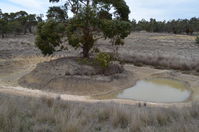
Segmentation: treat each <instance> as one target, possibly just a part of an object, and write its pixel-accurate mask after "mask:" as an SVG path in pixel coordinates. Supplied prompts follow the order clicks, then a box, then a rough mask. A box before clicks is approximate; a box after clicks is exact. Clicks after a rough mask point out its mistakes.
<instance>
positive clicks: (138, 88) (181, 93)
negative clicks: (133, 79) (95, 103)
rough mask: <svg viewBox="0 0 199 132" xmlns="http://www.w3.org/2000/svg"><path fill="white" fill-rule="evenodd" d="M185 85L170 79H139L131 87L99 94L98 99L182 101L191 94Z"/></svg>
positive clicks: (159, 101) (158, 101)
mask: <svg viewBox="0 0 199 132" xmlns="http://www.w3.org/2000/svg"><path fill="white" fill-rule="evenodd" d="M187 87H188V86H187V85H186V84H185V83H183V82H180V81H176V80H172V79H165V78H155V79H150V80H140V81H138V82H137V83H136V85H135V86H133V87H131V88H128V89H125V90H123V91H120V92H117V93H112V94H109V95H105V96H101V97H99V99H110V98H118V99H132V100H137V101H147V102H157V103H172V102H184V101H186V100H188V99H189V98H190V96H191V91H188V90H187Z"/></svg>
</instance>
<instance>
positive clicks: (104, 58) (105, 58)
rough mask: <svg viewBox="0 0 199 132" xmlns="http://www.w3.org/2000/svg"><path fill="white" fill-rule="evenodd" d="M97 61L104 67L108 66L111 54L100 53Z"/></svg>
mask: <svg viewBox="0 0 199 132" xmlns="http://www.w3.org/2000/svg"><path fill="white" fill-rule="evenodd" d="M96 61H97V63H99V65H100V66H101V67H103V68H107V67H108V66H109V64H110V62H111V56H110V55H109V54H108V53H103V52H101V53H99V54H98V55H97V56H96Z"/></svg>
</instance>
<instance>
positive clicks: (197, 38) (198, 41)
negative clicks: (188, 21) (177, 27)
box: [196, 36, 199, 44]
mask: <svg viewBox="0 0 199 132" xmlns="http://www.w3.org/2000/svg"><path fill="white" fill-rule="evenodd" d="M196 43H197V44H199V36H197V37H196Z"/></svg>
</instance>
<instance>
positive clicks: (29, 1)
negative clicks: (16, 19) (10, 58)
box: [0, 0, 199, 20]
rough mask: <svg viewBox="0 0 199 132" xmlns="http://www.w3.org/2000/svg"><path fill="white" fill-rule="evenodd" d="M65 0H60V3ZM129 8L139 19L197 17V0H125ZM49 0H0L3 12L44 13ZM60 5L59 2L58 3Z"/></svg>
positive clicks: (198, 13)
mask: <svg viewBox="0 0 199 132" xmlns="http://www.w3.org/2000/svg"><path fill="white" fill-rule="evenodd" d="M64 1H65V0H62V3H63V2H64ZM125 1H126V2H127V4H128V6H129V7H130V9H131V14H130V19H133V18H134V19H136V20H141V19H142V18H144V19H147V20H148V19H149V18H156V19H157V20H171V19H178V18H191V17H199V10H198V7H199V0H125ZM52 5H57V4H52V3H49V0H0V9H2V11H3V12H15V11H19V10H25V11H27V12H28V13H34V14H45V13H46V11H47V10H48V7H49V6H52ZM58 5H60V4H58Z"/></svg>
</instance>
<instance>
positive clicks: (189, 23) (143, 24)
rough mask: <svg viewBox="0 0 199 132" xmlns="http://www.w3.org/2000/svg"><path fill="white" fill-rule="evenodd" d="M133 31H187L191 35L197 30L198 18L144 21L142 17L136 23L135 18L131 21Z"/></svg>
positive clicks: (198, 27) (198, 29) (178, 32)
mask: <svg viewBox="0 0 199 132" xmlns="http://www.w3.org/2000/svg"><path fill="white" fill-rule="evenodd" d="M132 25H133V29H132V30H133V31H142V30H145V31H147V32H168V33H175V34H180V33H187V34H189V35H192V34H193V32H199V18H191V19H190V20H188V19H178V20H171V21H168V22H166V21H156V19H150V21H146V20H145V19H142V20H140V21H138V23H136V21H135V20H133V21H132Z"/></svg>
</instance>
